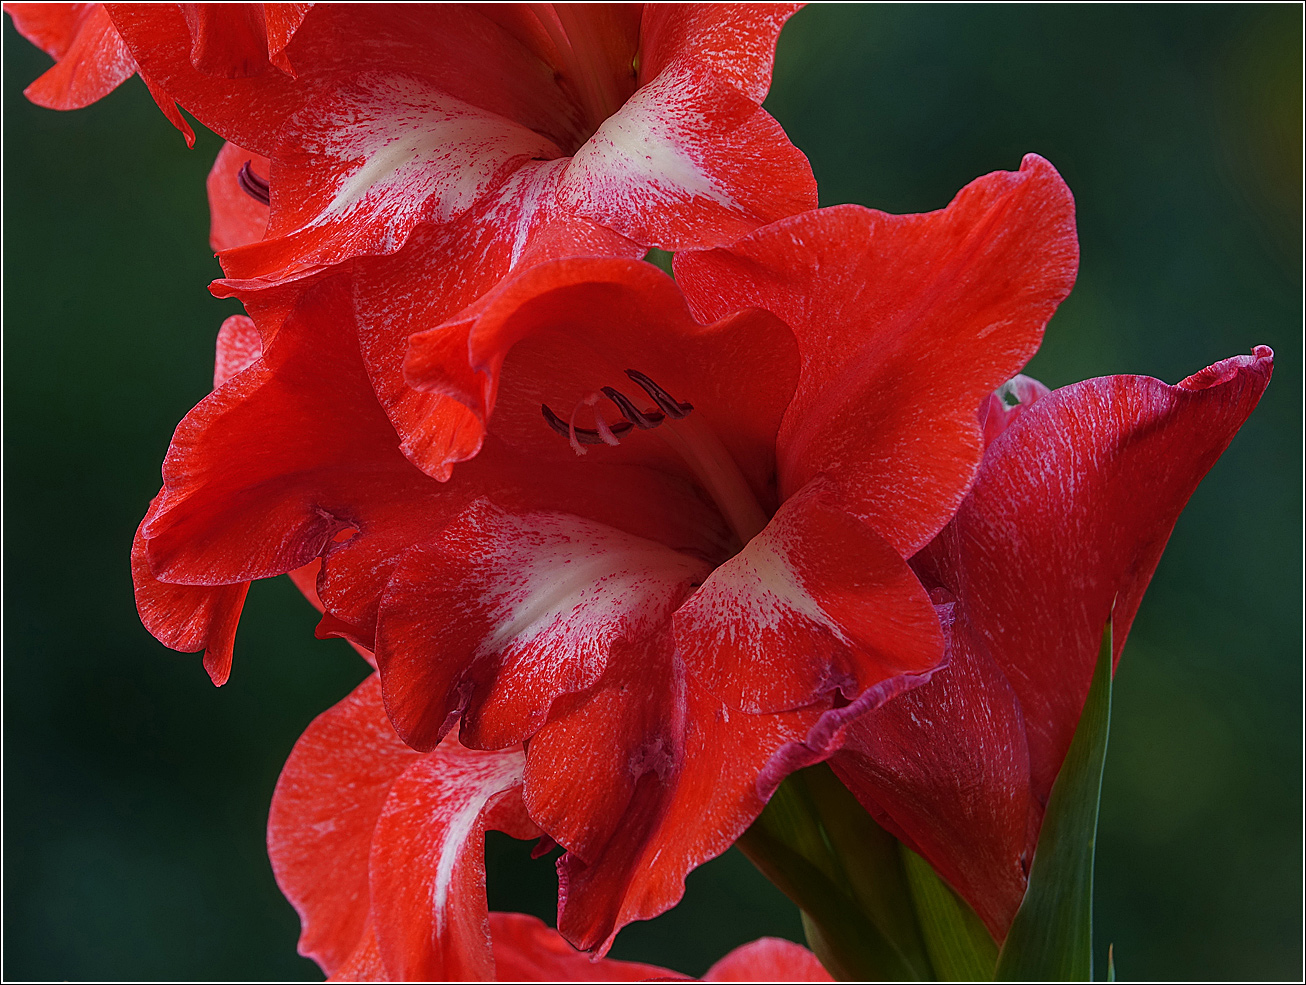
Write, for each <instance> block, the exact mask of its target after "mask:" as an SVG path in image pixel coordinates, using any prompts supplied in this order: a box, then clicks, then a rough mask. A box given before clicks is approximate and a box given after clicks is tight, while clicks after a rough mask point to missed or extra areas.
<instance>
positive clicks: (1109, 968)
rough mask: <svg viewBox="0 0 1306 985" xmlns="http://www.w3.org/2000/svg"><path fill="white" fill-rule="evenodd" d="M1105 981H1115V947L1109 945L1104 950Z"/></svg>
mask: <svg viewBox="0 0 1306 985" xmlns="http://www.w3.org/2000/svg"><path fill="white" fill-rule="evenodd" d="M1106 980H1107V981H1109V982H1113V981H1115V980H1116V946H1115V945H1114V944H1111V945H1109V946H1108V947H1107V949H1106Z"/></svg>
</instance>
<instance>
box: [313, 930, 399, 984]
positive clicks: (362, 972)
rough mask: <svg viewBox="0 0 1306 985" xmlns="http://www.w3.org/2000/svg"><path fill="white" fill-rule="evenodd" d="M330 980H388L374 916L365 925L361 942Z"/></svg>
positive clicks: (329, 977) (389, 979)
mask: <svg viewBox="0 0 1306 985" xmlns="http://www.w3.org/2000/svg"><path fill="white" fill-rule="evenodd" d="M327 981H329V982H388V981H391V978H390V976H389V975H387V974H386V970H385V965H384V964H382V962H381V948H380V947H379V946H378V945H377V943H376V931H375V930H374V929H373V927H372V918H371V917H368V919H367V923H366V924H365V925H364V927H363V934H362V937H360V938H359V944H358V946H357V947H355V948H354V950H353V951H352V952H351V953H350V955H349V957H347V958H346V959H345V960H344V962H343V963H342V964H341V965H339V967H337V968H336V970H335V971H334V972H333V973H332V974H331V975H330V976H328V978H327Z"/></svg>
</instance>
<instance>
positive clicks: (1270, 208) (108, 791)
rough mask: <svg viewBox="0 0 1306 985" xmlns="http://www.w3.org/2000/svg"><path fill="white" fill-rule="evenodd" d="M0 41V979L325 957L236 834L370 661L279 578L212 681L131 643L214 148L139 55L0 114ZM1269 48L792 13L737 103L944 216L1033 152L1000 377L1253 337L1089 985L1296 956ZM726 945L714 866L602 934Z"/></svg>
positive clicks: (1152, 667) (745, 898)
mask: <svg viewBox="0 0 1306 985" xmlns="http://www.w3.org/2000/svg"><path fill="white" fill-rule="evenodd" d="M4 54H5V69H4V77H5V89H4V114H5V115H4V136H5V142H4V205H5V211H4V246H5V251H4V288H5V290H4V329H5V332H4V346H5V349H4V355H5V360H4V413H5V417H4V424H5V436H4V453H5V461H4V464H5V466H6V470H5V499H4V506H5V514H4V520H5V534H6V539H5V571H4V575H5V578H4V591H5V597H4V610H5V616H6V619H5V624H4V631H5V637H4V642H5V651H4V655H5V676H4V716H5V717H4V723H5V744H4V768H5V773H4V781H5V788H4V794H5V796H4V824H5V827H4V850H5V856H4V861H5V868H4V917H5V925H4V930H5V947H4V969H3V970H4V975H5V977H6V978H9V979H14V978H43V979H93V978H110V979H114V978H120V979H132V978H144V979H152V978H181V979H194V978H206V979H222V978H232V979H260V978H291V979H293V978H313V977H320V976H319V975H317V972H316V968H315V966H313V965H312V964H311V963H310V962H307V961H305V960H303V959H301V958H299V957H297V956H296V955H295V951H294V944H295V938H296V934H297V921H296V918H295V915H294V913H293V911H292V910H291V908H290V907H289V905H288V904H286V903H285V902H284V900H283V899H282V898H281V896H280V894H279V893H278V891H277V888H276V885H275V884H274V882H273V880H272V875H271V872H270V869H269V867H268V863H267V860H266V856H265V854H264V846H263V831H264V821H265V818H266V813H267V806H268V802H269V799H270V797H271V793H272V787H273V784H274V783H275V780H276V776H277V772H278V770H279V769H280V766H281V764H282V762H283V761H284V759H285V757H286V755H287V753H288V752H289V750H290V747H291V745H292V744H293V743H294V741H295V739H296V737H297V736H298V735H299V733H300V732H301V731H302V729H303V728H304V726H305V725H306V724H307V723H308V722H309V720H310V719H311V718H312V717H313V716H314V715H315V714H316V713H318V712H319V711H321V710H323V709H324V708H326V707H327V706H328V705H330V704H331V703H333V702H334V701H336V700H337V699H338V698H339V697H341V696H342V695H343V694H344V693H346V691H347V690H348V689H349V688H350V687H351V686H352V685H353V684H354V683H355V682H357V681H358V680H360V679H361V678H362V676H363V671H364V667H363V665H362V664H361V662H360V661H359V660H358V659H357V658H356V657H355V656H354V655H353V653H352V651H350V650H349V648H348V647H347V646H346V645H345V644H344V643H342V642H340V641H338V640H333V641H329V642H318V641H315V640H314V639H313V638H312V627H313V624H314V622H315V616H314V613H313V612H312V611H311V610H310V609H309V607H308V605H307V604H306V603H304V601H303V600H302V599H301V598H300V597H299V596H298V595H297V593H296V592H295V591H294V589H293V588H292V587H291V586H290V584H289V582H288V581H286V580H285V579H279V580H277V581H275V582H268V583H262V584H259V585H256V586H255V588H254V590H253V591H252V592H251V595H250V602H249V606H248V608H247V611H246V615H245V619H244V622H243V624H242V627H241V632H240V638H239V641H238V645H237V656H236V666H235V672H234V674H233V676H232V679H231V683H230V684H229V685H228V686H227V687H225V688H223V689H222V690H220V691H218V690H215V689H214V688H212V687H211V686H210V685H209V683H208V680H207V678H206V677H205V675H204V673H203V671H202V670H201V669H200V663H199V658H198V657H197V656H190V655H179V654H176V653H173V652H171V651H168V650H166V649H164V648H163V647H162V646H160V645H159V644H158V643H156V642H155V641H154V640H153V639H152V638H151V637H150V636H149V635H148V634H147V633H146V632H145V631H144V630H143V629H142V628H141V626H140V624H139V622H138V621H137V618H136V613H135V609H134V607H133V603H132V596H131V583H130V578H129V573H128V548H129V545H130V542H131V537H132V532H133V530H134V528H135V525H136V523H137V522H138V521H139V519H140V517H141V515H142V514H143V513H144V510H145V507H146V505H147V503H148V502H149V499H150V497H151V496H152V495H153V494H154V492H155V491H156V490H157V488H158V485H159V464H160V462H161V460H162V458H163V453H164V450H165V449H166V447H167V443H168V439H169V436H170V434H171V432H172V429H173V427H174V426H175V425H176V423H177V421H178V420H179V419H180V418H181V417H182V415H183V414H184V413H185V412H186V411H187V410H188V409H189V408H190V407H191V405H192V404H194V403H195V402H196V401H197V400H199V399H200V398H201V397H202V396H203V395H204V394H205V393H207V391H208V389H209V384H210V378H211V372H212V345H213V338H214V334H215V332H216V330H217V327H218V325H219V323H220V322H221V321H222V319H223V317H224V316H225V315H227V314H229V313H231V312H232V311H233V310H235V309H234V308H233V307H232V306H231V303H230V302H227V303H222V302H218V301H216V300H214V299H212V298H211V297H210V296H209V294H208V293H207V291H206V290H205V285H206V284H207V282H208V281H209V280H210V279H211V278H213V277H215V276H218V274H219V270H218V266H217V263H216V261H214V260H213V259H212V257H211V256H210V254H209V250H208V247H207V244H206V234H207V207H206V203H205V197H204V176H205V174H206V172H207V170H208V167H209V165H210V164H211V162H212V160H213V156H214V154H215V153H216V152H217V149H218V146H219V141H218V140H217V138H215V137H213V136H212V135H208V134H201V135H200V139H199V144H198V146H197V148H196V149H195V150H193V151H187V150H186V148H185V146H184V144H183V142H182V139H181V137H180V136H178V135H177V134H176V133H175V132H174V131H173V130H172V128H171V127H169V126H168V124H167V123H166V122H165V121H164V120H163V118H162V116H161V115H160V114H159V112H158V111H157V109H155V107H154V106H153V104H152V103H151V102H150V100H149V98H148V96H147V95H146V92H145V90H144V87H143V86H142V85H141V84H140V82H139V81H138V80H135V79H133V80H132V81H131V82H129V83H128V84H126V85H124V86H123V87H122V88H121V89H120V90H118V91H117V92H115V93H114V94H113V95H111V96H110V97H109V98H107V99H105V100H104V101H103V102H101V103H99V104H97V105H95V106H93V107H91V108H89V109H87V110H83V111H80V112H77V113H72V114H59V113H53V112H48V111H45V110H40V109H37V108H35V107H32V106H30V105H28V104H27V103H26V101H25V100H24V99H23V97H22V95H21V90H22V88H23V86H24V85H26V84H27V83H28V82H30V81H31V80H32V79H34V78H35V77H36V76H37V75H38V74H40V72H41V71H43V70H44V68H45V67H46V66H47V65H48V64H49V60H48V59H46V58H45V57H44V56H43V55H41V54H40V53H39V52H38V51H37V50H36V49H34V48H32V47H30V46H29V45H27V44H26V42H24V41H22V40H21V38H19V37H18V36H17V35H16V34H15V32H14V31H13V30H12V28H11V27H8V26H6V28H5V40H4ZM1301 58H1302V50H1301V10H1300V8H1299V7H1298V6H1297V5H1281V6H1259V7H1258V6H1243V7H1221V6H1201V7H1198V6H1164V7H1118V6H1101V7H1077V6H1058V7H1029V6H1003V7H954V6H927V7H873V8H867V7H849V6H839V7H834V6H828V7H816V8H812V9H809V10H806V11H804V12H803V13H801V14H799V15H798V16H797V17H795V19H794V20H793V21H792V23H791V24H790V25H789V27H787V28H786V30H785V33H784V35H783V37H782V38H781V41H780V49H779V54H778V56H777V66H776V81H775V86H774V89H773V93H772V96H771V99H770V102H769V104H768V105H769V107H770V108H771V110H772V111H773V112H774V113H775V115H776V116H777V117H778V118H779V119H780V121H781V123H783V124H784V126H785V127H786V128H787V130H788V132H789V134H790V136H791V138H792V139H793V141H794V142H795V143H796V144H797V145H798V146H799V147H800V148H802V149H803V150H804V151H806V153H807V154H808V155H809V156H810V158H811V160H812V165H813V168H814V169H815V171H816V176H817V179H818V181H819V182H820V185H821V193H822V194H821V199H822V204H833V203H837V202H860V203H863V204H866V205H871V206H875V207H877V208H883V209H886V210H888V211H896V212H906V211H923V210H929V209H935V208H939V207H942V206H943V205H945V204H947V202H948V200H949V199H950V198H951V196H952V195H953V194H954V193H955V192H956V190H957V189H958V188H960V187H961V186H962V185H963V184H965V183H966V182H967V181H969V180H970V179H972V178H974V177H976V176H978V175H980V174H983V173H985V172H988V171H992V170H995V169H1009V168H1015V167H1016V166H1018V164H1019V162H1020V158H1021V156H1022V155H1023V154H1024V153H1026V152H1028V151H1037V152H1038V153H1040V154H1042V155H1044V156H1045V157H1047V158H1049V159H1050V160H1051V161H1052V162H1053V163H1054V164H1055V165H1056V166H1057V167H1058V168H1059V169H1060V171H1061V173H1062V174H1063V175H1064V176H1065V178H1066V180H1067V182H1068V183H1069V185H1070V187H1071V189H1072V190H1073V191H1074V193H1075V196H1076V199H1077V201H1078V206H1079V229H1080V242H1081V246H1082V251H1083V261H1082V266H1081V273H1080V277H1079V283H1078V286H1077V287H1076V288H1075V291H1074V293H1073V295H1072V296H1071V297H1070V299H1069V300H1068V301H1067V302H1066V304H1065V305H1064V306H1063V307H1062V309H1061V311H1060V312H1059V313H1058V314H1057V316H1056V318H1055V319H1054V320H1053V322H1052V324H1051V326H1050V328H1049V330H1048V335H1047V342H1046V344H1045V347H1044V350H1043V352H1041V353H1040V354H1039V356H1038V357H1037V358H1036V359H1035V361H1034V363H1033V366H1032V370H1031V372H1033V373H1034V374H1035V375H1037V376H1039V377H1041V378H1042V379H1043V380H1044V381H1045V382H1047V383H1049V384H1050V385H1053V386H1057V385H1062V384H1066V383H1069V382H1072V381H1074V380H1078V379H1082V378H1085V377H1089V376H1095V375H1100V374H1106V373H1148V374H1152V375H1156V376H1159V377H1161V378H1163V379H1166V380H1169V381H1171V382H1173V381H1175V380H1177V379H1179V378H1181V377H1183V376H1185V375H1187V374H1189V373H1191V372H1193V371H1195V370H1197V369H1199V368H1200V367H1202V366H1204V365H1206V364H1208V363H1210V362H1212V361H1214V360H1216V359H1219V358H1222V357H1224V356H1228V355H1232V354H1234V353H1239V352H1246V351H1248V350H1249V349H1250V348H1251V346H1252V345H1254V344H1256V343H1267V344H1269V345H1271V346H1273V347H1274V348H1275V350H1276V352H1277V354H1278V366H1277V371H1276V376H1275V379H1274V382H1273V384H1272V385H1271V387H1270V390H1269V392H1268V393H1267V395H1266V397H1265V399H1264V401H1263V402H1262V404H1261V406H1260V408H1259V409H1258V410H1257V412H1256V414H1255V415H1254V416H1253V418H1252V420H1251V422H1250V423H1249V424H1248V426H1247V427H1246V428H1245V429H1244V430H1243V432H1242V434H1241V435H1240V436H1239V437H1238V438H1237V440H1236V441H1235V442H1234V444H1233V446H1232V447H1231V448H1230V449H1229V451H1228V453H1227V454H1226V455H1225V457H1224V459H1223V460H1222V461H1221V462H1220V463H1219V464H1218V465H1217V466H1216V468H1215V470H1214V471H1213V472H1212V473H1211V475H1210V477H1209V478H1208V479H1207V480H1206V482H1205V484H1204V485H1203V486H1202V487H1201V489H1199V490H1198V492H1197V495H1196V496H1195V497H1194V498H1193V500H1192V502H1191V504H1190V505H1189V508H1188V511H1187V513H1186V514H1185V515H1184V516H1183V518H1182V519H1181V520H1180V522H1179V525H1178V528H1177V529H1176V531H1175V535H1174V538H1173V540H1172V541H1171V544H1170V548H1169V551H1168V553H1167V554H1166V557H1165V559H1164V560H1163V561H1162V563H1161V567H1160V569H1159V571H1158V573H1157V576H1156V580H1155V581H1154V583H1153V585H1152V590H1151V593H1150V595H1149V597H1148V599H1147V601H1146V602H1145V603H1144V606H1143V609H1142V612H1141V614H1140V616H1139V618H1138V622H1137V624H1136V626H1135V629H1134V632H1133V635H1132V637H1131V639H1130V641H1129V646H1128V649H1127V652H1126V656H1125V659H1124V662H1123V664H1122V667H1121V670H1120V673H1119V677H1118V684H1117V691H1116V693H1117V705H1116V718H1115V723H1114V731H1113V735H1112V738H1111V749H1110V755H1109V759H1108V765H1107V778H1106V787H1105V790H1104V794H1103V808H1102V810H1103V817H1102V832H1101V838H1100V845H1099V855H1098V860H1099V861H1098V908H1097V915H1098V924H1097V929H1098V938H1099V941H1100V943H1101V944H1102V945H1103V946H1105V944H1106V943H1107V942H1114V943H1115V949H1116V950H1115V953H1116V959H1117V967H1118V969H1119V971H1120V974H1121V977H1122V978H1163V979H1175V978H1180V979H1182V978H1198V979H1202V978H1250V979H1257V978H1298V977H1299V976H1300V973H1301V903H1300V901H1301V895H1300V894H1301V885H1302V884H1301V789H1302V787H1301V761H1300V750H1301V711H1302V709H1301V665H1300V662H1299V661H1300V657H1301V652H1302V650H1301V643H1302V641H1301V637H1300V627H1301V619H1300V616H1301V587H1302V586H1301V582H1300V574H1301V566H1300V565H1301V555H1300V547H1301V528H1300V517H1301V499H1300V494H1301V486H1300V476H1301V459H1300V448H1301V398H1302V394H1301V367H1302V360H1301V344H1300V343H1301V339H1302V331H1301V330H1302V324H1301V319H1302V310H1301V280H1300V273H1301V253H1300V243H1301V238H1300V237H1301V109H1302V107H1301V67H1302V60H1301ZM523 871H524V872H525V873H526V874H525V875H524V876H522V875H520V873H521V872H523ZM551 892H552V875H551V872H550V870H549V868H548V866H547V864H546V863H543V862H541V863H536V864H534V865H533V866H528V865H527V863H526V862H525V855H524V853H523V852H522V851H521V850H520V849H519V848H518V847H517V846H516V843H512V842H509V841H508V840H507V839H501V838H495V839H494V840H493V841H492V843H491V845H490V895H491V904H492V905H494V906H497V907H498V908H513V909H530V910H534V911H536V912H539V913H541V914H543V915H547V914H548V913H549V911H550V894H551ZM759 933H780V934H789V935H797V934H798V933H799V929H798V925H797V921H796V919H795V918H794V915H793V913H792V911H791V910H790V909H789V907H788V904H787V903H786V902H785V901H784V900H783V898H781V897H779V896H778V894H777V893H775V892H774V891H773V890H771V889H770V888H769V886H768V885H767V884H766V883H765V882H764V881H762V880H761V878H760V877H759V876H756V875H755V874H754V873H753V872H752V871H751V869H750V868H749V867H748V865H747V863H745V862H743V861H742V859H740V858H739V857H738V856H737V855H735V854H734V853H731V854H729V855H727V856H725V857H724V858H723V859H721V860H719V861H717V862H714V863H710V864H709V865H707V866H705V867H704V868H702V869H700V870H699V871H698V872H697V873H695V874H694V875H693V876H692V877H691V879H690V884H689V893H688V896H687V898H686V901H685V902H684V903H683V904H682V905H681V906H680V907H678V908H677V909H676V910H674V911H672V912H671V913H670V914H668V915H667V916H665V917H663V918H661V919H660V920H658V921H654V922H653V923H651V924H644V925H637V926H635V927H632V928H630V929H629V930H627V931H626V932H625V933H624V934H623V935H622V938H621V940H620V941H619V942H618V946H617V949H616V951H615V954H617V955H618V956H624V957H638V958H642V959H644V960H650V961H657V962H659V963H662V964H666V965H669V966H672V967H675V968H678V969H681V970H684V971H687V972H693V973H701V972H702V971H703V970H704V969H705V968H706V966H707V965H708V964H709V963H710V962H711V961H712V960H713V959H715V958H716V957H719V956H720V955H721V954H722V953H724V951H725V950H726V949H727V948H728V947H730V946H732V945H734V944H737V943H740V942H742V941H744V940H747V939H750V938H752V937H754V936H757V935H758V934H759Z"/></svg>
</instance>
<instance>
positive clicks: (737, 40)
mask: <svg viewBox="0 0 1306 985" xmlns="http://www.w3.org/2000/svg"><path fill="white" fill-rule="evenodd" d="M801 7H802V4H798V3H699V4H670V3H654V4H646V5H645V7H644V21H643V24H642V25H641V28H640V49H639V54H640V63H639V82H640V85H643V84H644V83H646V82H648V81H650V80H651V79H653V78H656V77H657V75H658V74H659V73H661V72H662V71H663V69H665V68H666V67H667V66H668V65H671V64H673V63H675V62H680V61H695V62H700V63H702V64H703V65H704V66H706V67H708V68H710V69H711V70H712V71H713V72H714V73H715V74H716V75H718V76H719V77H721V78H723V79H725V80H727V81H728V82H730V83H731V84H733V85H734V86H735V87H736V88H737V89H738V90H739V91H740V92H742V93H743V94H744V95H745V96H747V97H748V98H749V99H751V100H752V101H753V102H755V103H760V102H762V100H764V99H765V98H766V94H767V91H768V90H769V89H770V88H771V63H772V62H773V61H774V60H775V43H776V38H777V37H778V36H779V34H780V28H782V27H783V26H784V24H785V21H787V20H788V19H789V18H790V17H792V16H793V14H794V13H795V12H796V11H798V10H799V9H800V8H801Z"/></svg>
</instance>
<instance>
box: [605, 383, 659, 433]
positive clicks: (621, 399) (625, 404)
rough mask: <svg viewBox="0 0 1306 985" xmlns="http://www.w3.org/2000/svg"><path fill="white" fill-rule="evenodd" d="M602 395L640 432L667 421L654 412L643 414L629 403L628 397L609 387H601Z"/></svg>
mask: <svg viewBox="0 0 1306 985" xmlns="http://www.w3.org/2000/svg"><path fill="white" fill-rule="evenodd" d="M603 395H604V396H605V397H607V398H608V399H609V400H611V401H612V402H613V403H614V404H616V405H617V406H618V407H619V408H620V409H621V413H622V414H624V415H625V417H626V420H628V421H630V422H631V423H632V424H634V425H635V427H637V428H639V429H640V430H641V431H648V430H651V429H652V428H655V427H657V426H658V425H659V424H661V423H662V422H663V421H665V420H666V419H667V418H666V415H665V414H659V413H658V412H657V411H655V410H651V411H649V412H648V413H647V414H646V413H644V411H642V410H640V409H639V408H638V407H636V406H635V405H634V404H633V403H631V401H630V398H629V397H628V396H626V395H625V394H624V393H622V392H621V391H620V390H615V389H613V388H612V387H610V386H605V387H603Z"/></svg>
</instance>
